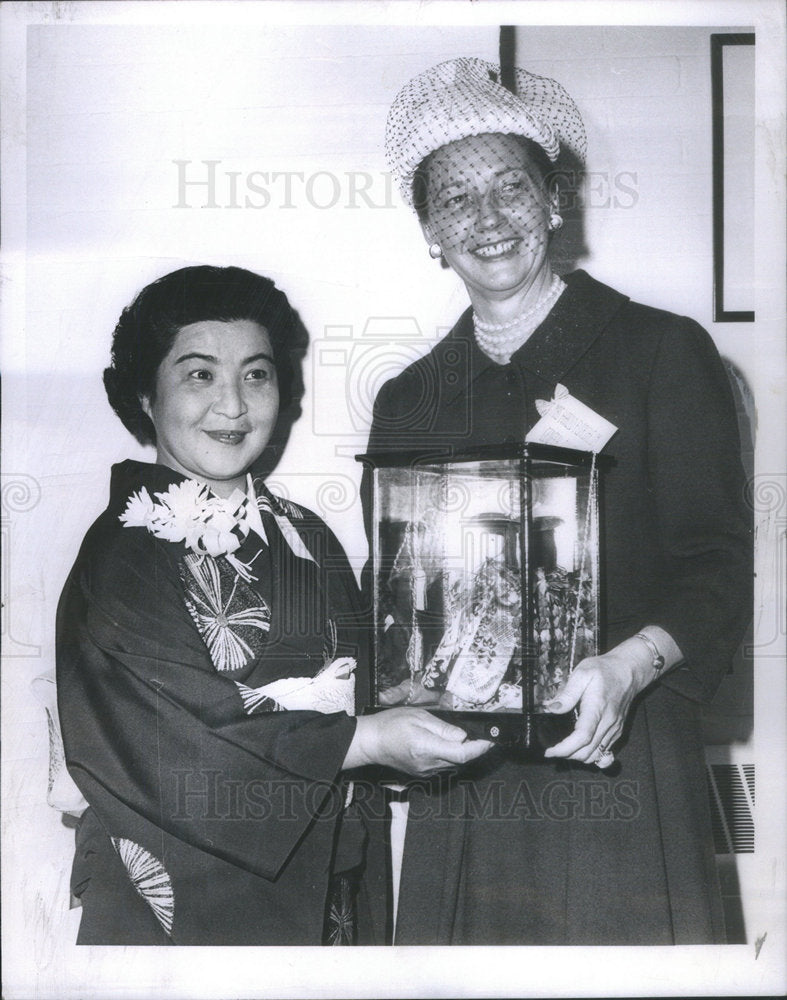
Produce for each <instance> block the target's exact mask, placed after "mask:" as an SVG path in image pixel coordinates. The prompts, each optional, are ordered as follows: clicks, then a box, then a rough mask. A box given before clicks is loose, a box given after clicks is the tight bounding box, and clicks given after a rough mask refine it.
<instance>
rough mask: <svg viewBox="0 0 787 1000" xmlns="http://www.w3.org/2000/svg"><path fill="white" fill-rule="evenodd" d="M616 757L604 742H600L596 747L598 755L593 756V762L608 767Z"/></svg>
mask: <svg viewBox="0 0 787 1000" xmlns="http://www.w3.org/2000/svg"><path fill="white" fill-rule="evenodd" d="M614 759H615V755H614V753H612V751H611V750H609V749H608V748H607V747H605V746H604V744H603V743H599V745H598V746H597V747H596V756H595V757H594V758H593V763H594V764H597V765H598V766H599V767H608V766H609V765H610V764H611V763H612V762H613V760H614Z"/></svg>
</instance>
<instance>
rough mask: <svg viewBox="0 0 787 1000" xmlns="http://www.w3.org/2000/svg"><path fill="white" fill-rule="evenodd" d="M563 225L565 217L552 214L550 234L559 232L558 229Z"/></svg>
mask: <svg viewBox="0 0 787 1000" xmlns="http://www.w3.org/2000/svg"><path fill="white" fill-rule="evenodd" d="M562 225H563V216H562V215H561V214H560V213H559V212H552V214H551V215H550V216H549V231H550V233H555V232H557V230H558V229H560V227H561V226H562Z"/></svg>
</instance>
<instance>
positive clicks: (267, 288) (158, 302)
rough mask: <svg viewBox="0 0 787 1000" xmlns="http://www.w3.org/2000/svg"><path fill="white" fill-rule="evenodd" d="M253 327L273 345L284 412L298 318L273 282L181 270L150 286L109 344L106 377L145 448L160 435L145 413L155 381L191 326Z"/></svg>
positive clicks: (116, 405) (113, 399) (217, 270)
mask: <svg viewBox="0 0 787 1000" xmlns="http://www.w3.org/2000/svg"><path fill="white" fill-rule="evenodd" d="M206 320H216V321H218V322H222V323H231V322H233V321H235V320H250V321H252V322H254V323H259V324H260V326H263V327H264V328H265V329H266V330H267V332H268V336H269V337H270V340H271V347H272V348H273V360H274V364H275V366H276V375H277V381H278V385H279V411H280V412H281V411H282V410H284V409H285V408H286V407H287V406H288V405H289V403H290V401H291V399H292V387H293V378H294V364H293V356H294V354H296V353H297V351H298V345H297V336H296V317H295V314H294V312H293V310H292V308H291V307H290V303H289V301H288V300H287V296H286V295H285V294H284V292H282V291H281V290H280V289H278V288H277V287H276V285H275V284H274V283H273V282H272V281H271V280H270V278H264V277H262V275H259V274H255V273H254V272H253V271H247V270H245V269H244V268H241V267H211V266H209V265H199V266H195V267H183V268H180V270H178V271H173V272H172V273H171V274H165V275H164V276H163V277H161V278H159V279H158V280H157V281H154V282H152V283H151V284H149V285H146V286H145V288H143V289H142V291H141V292H140V293H139V295H137V297H136V298H135V299H134V301H133V302H132V303H131V305H129V306H127V307H126V308H125V309H124V310H123V312H122V313H121V316H120V319H119V320H118V323H117V326H116V327H115V332H114V334H113V336H112V363H111V365H110V366H109V368H106V369H105V370H104V388H105V389H106V392H107V397H108V398H109V402H110V405H111V406H112V409H113V410H114V411H115V413H117V415H118V416H119V417H120V419H121V421H122V422H123V426H124V427H125V428H126V429H127V430H129V431H130V432H131V433H132V434H133V435H134V437H135V438H136V439H137V440H138V441H139V442H140V444H155V443H156V431H155V428H154V426H153V422H152V421H151V419H150V417H148V415H147V414H146V413H145V411H144V410H143V409H142V402H141V401H142V398H143V397H147V398H148V399H150V400H151V401H152V400H153V399H154V395H155V387H156V374H157V372H158V369H159V366H160V365H161V362H162V361H163V360H164V358H165V357H166V356H167V354H168V353H169V350H170V348H171V347H172V344H173V342H174V340H175V337H176V336H177V335H178V333H179V332H180V330H182V329H183V327H185V326H189V325H190V324H192V323H201V322H204V321H206Z"/></svg>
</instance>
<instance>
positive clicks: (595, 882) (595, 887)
mask: <svg viewBox="0 0 787 1000" xmlns="http://www.w3.org/2000/svg"><path fill="white" fill-rule="evenodd" d="M386 151H387V155H388V158H389V162H390V165H391V167H392V169H393V171H394V173H395V175H396V177H397V179H398V182H399V185H400V189H401V193H402V195H403V197H404V199H405V200H406V201H407V202H408V204H410V205H411V206H412V207H413V208H414V210H415V211H416V213H417V215H418V218H419V221H420V223H421V227H422V230H423V233H424V236H425V238H426V241H427V244H428V246H429V254H430V256H431V257H433V258H435V259H439V260H440V261H441V262H442V263H444V264H447V266H449V267H451V268H453V270H454V271H455V272H456V273H457V274H458V275H459V276H460V278H461V279H462V281H463V282H464V285H465V287H466V289H467V293H468V296H469V298H470V303H471V306H470V308H468V309H467V311H466V312H465V313H464V314H463V315H462V316H461V317H460V318H459V321H458V322H457V324H456V326H455V327H454V328H453V329H452V330H451V332H450V333H449V334H448V335H447V336H446V337H445V338H444V339H443V340H442V341H441V342H439V343H438V344H437V345H436V346H435V347H434V349H433V350H432V351H431V352H430V353H429V354H428V355H427V356H426V357H425V358H423V359H421V360H419V361H417V362H416V363H414V364H413V365H411V366H410V367H408V368H407V369H406V370H405V371H403V372H402V373H401V374H400V375H398V376H397V377H396V378H394V379H392V380H391V381H389V382H388V383H386V384H385V385H384V386H383V387H382V389H381V391H380V393H379V395H378V398H377V400H376V406H375V415H374V422H373V427H372V430H371V435H370V442H369V450H370V451H382V450H385V449H392V450H401V449H415V450H417V449H421V448H423V447H424V446H427V445H428V446H429V447H430V448H431V447H434V446H439V447H440V448H446V449H451V448H455V449H459V450H461V449H466V448H468V447H472V446H476V445H486V444H496V443H501V442H521V441H523V440H524V437H525V435H526V434H527V432H528V431H529V430H530V428H532V427H533V425H534V424H535V423H536V421H537V420H538V419H539V412H538V409H537V405H536V404H537V401H541V400H551V399H552V398H553V397H554V395H555V392H556V387H557V386H561V387H565V388H567V389H568V391H569V392H570V393H571V395H572V396H574V397H575V398H576V399H578V400H579V401H580V402H582V403H584V404H585V405H586V406H588V407H590V408H591V409H592V410H593V411H595V413H596V414H598V415H599V416H601V417H603V418H605V419H606V420H608V421H610V422H611V423H612V424H614V425H615V427H617V432H616V433H615V435H614V436H613V437H612V439H611V441H610V443H609V444H608V445H607V446H606V447H605V448H604V451H605V452H608V453H609V454H610V455H611V456H612V458H613V462H612V466H611V468H610V470H609V472H608V473H607V475H606V476H605V481H604V507H603V511H602V531H601V539H602V542H601V544H602V547H603V549H602V553H603V555H602V558H603V566H604V571H605V572H604V581H605V592H604V597H603V601H604V619H605V623H606V634H605V635H604V636H603V637H602V638H603V645H602V650H603V652H602V654H601V655H598V656H594V657H592V658H588V659H585V660H583V661H582V662H580V663H579V664H578V665H577V666H576V668H575V669H574V671H573V673H572V674H571V676H570V677H569V679H568V680H567V681H566V683H565V685H564V686H563V688H562V689H561V690H560V691H559V692H558V694H557V696H556V697H555V699H554V702H553V703H552V704H551V705H550V710H551V711H554V712H557V713H567V712H570V711H572V710H576V713H577V714H576V722H575V725H574V729H573V732H572V733H571V735H569V736H568V737H567V738H566V739H564V740H562V741H561V742H559V743H558V744H557V745H555V746H553V747H551V748H550V749H549V750H548V751H547V759H546V760H544V761H542V762H536V763H526V762H524V761H522V760H518V759H517V758H516V756H515V755H514V754H513V753H512V752H510V751H507V750H506V749H505V748H503V747H497V748H495V749H494V750H493V751H492V752H490V753H489V754H487V755H486V756H485V757H483V758H480V759H479V760H477V761H475V762H473V763H472V764H470V765H469V766H468V767H466V768H465V769H464V770H462V771H461V772H460V774H459V775H458V777H457V780H455V781H452V782H445V781H442V782H438V783H434V784H433V785H432V786H430V787H424V786H422V785H420V784H419V785H418V787H414V788H413V789H412V791H411V794H410V798H409V801H410V805H409V811H410V817H409V821H408V828H407V833H406V840H405V847H404V856H403V863H402V874H401V883H400V891H399V907H398V914H397V925H396V927H397V929H396V943H398V944H545V945H548V944H673V943H675V944H688V943H702V942H716V941H724V939H725V938H724V926H723V915H722V910H721V900H720V895H719V891H718V883H717V877H716V871H715V859H714V854H713V844H712V840H711V836H710V819H709V811H708V803H707V794H706V786H705V772H704V758H703V746H702V740H701V733H700V708H701V706H702V704H703V703H704V702H706V701H708V700H709V699H710V698H711V697H712V695H713V693H714V691H715V689H716V687H717V685H718V683H719V681H720V679H721V677H722V675H723V674H724V673H725V671H726V670H727V669H728V665H729V663H730V660H731V657H732V655H733V653H734V651H735V649H736V647H737V645H738V643H739V641H740V639H741V637H742V634H743V631H744V628H745V625H746V623H747V620H748V619H749V617H750V614H751V590H750V587H751V532H750V528H749V520H748V517H747V512H746V508H745V505H744V481H743V472H742V468H741V463H740V460H739V452H740V446H739V435H738V428H737V423H736V417H735V411H734V406H733V402H732V397H731V393H730V390H729V386H728V384H727V378H726V375H725V372H724V369H723V367H722V365H721V362H720V359H719V357H718V354H717V352H716V350H715V348H714V346H713V343H712V341H711V339H710V337H709V336H708V335H707V333H706V332H705V331H704V330H702V329H701V328H700V327H699V326H698V325H697V324H696V323H694V322H693V321H692V320H690V319H686V318H684V317H679V316H675V315H672V314H670V313H666V312H662V311H659V310H656V309H651V308H648V307H646V306H643V305H639V304H636V303H634V302H631V301H630V300H629V299H628V298H627V297H626V296H625V295H624V294H621V293H620V292H618V291H615V290H614V289H612V288H609V287H607V286H606V285H603V284H601V283H600V282H598V281H595V280H594V279H593V278H592V277H590V276H589V275H588V274H586V273H584V272H583V271H576V272H574V273H572V274H568V275H566V276H564V277H562V278H561V277H558V276H557V275H556V274H555V273H554V272H553V270H552V267H551V264H550V237H551V234H552V233H554V232H555V231H556V230H557V229H559V228H560V226H561V225H562V219H561V215H560V200H559V189H558V187H557V185H556V183H555V181H554V179H553V178H555V177H557V176H558V172H557V171H556V167H558V166H559V165H560V163H561V162H562V158H563V157H566V156H569V157H573V159H574V161H576V160H580V161H581V160H582V159H583V158H584V153H585V132H584V127H583V124H582V120H581V118H580V115H579V112H578V110H577V108H576V106H575V105H574V103H573V101H572V100H571V98H570V97H569V96H568V94H567V93H566V92H565V91H564V90H563V88H562V87H561V86H560V85H559V84H557V83H556V82H555V81H553V80H548V79H545V78H542V77H538V76H534V75H533V74H530V73H527V72H524V71H522V70H517V71H516V92H515V93H511V92H509V91H508V90H507V89H505V88H504V87H502V86H501V85H500V84H499V83H498V70H497V67H494V66H492V65H490V64H488V63H485V62H483V61H482V60H479V59H456V60H452V61H450V62H446V63H443V64H441V65H439V66H436V67H434V68H432V69H431V70H429V71H427V72H425V73H423V74H421V75H420V76H418V77H416V78H415V79H413V80H412V81H410V83H408V84H407V85H406V86H405V87H404V88H403V90H402V91H401V92H400V94H399V95H398V96H397V98H396V100H395V101H394V103H393V105H392V107H391V110H390V113H389V117H388V123H387V132H386ZM559 157H560V158H561V159H559ZM559 391H560V392H563V391H564V390H563V389H562V388H561V389H560V390H559ZM413 694H414V700H417V699H418V691H417V689H415V690H414V691H413ZM616 758H617V760H618V762H619V763H617V765H616V767H615V768H613V769H612V772H610V770H609V769H608V768H609V766H610V765H611V764H612V763H613V762H614V761H615V759H616Z"/></svg>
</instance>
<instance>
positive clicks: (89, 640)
mask: <svg viewBox="0 0 787 1000" xmlns="http://www.w3.org/2000/svg"><path fill="white" fill-rule="evenodd" d="M169 548H170V547H169V546H167V545H166V544H160V543H158V542H157V541H156V540H155V539H153V538H151V537H150V536H149V535H147V533H146V532H144V531H142V530H136V529H127V530H122V529H121V530H120V531H116V532H114V534H112V533H109V538H107V533H106V532H104V533H103V534H102V533H101V532H99V533H97V536H94V537H93V538H91V537H90V536H89V538H88V540H87V541H86V544H85V547H84V549H83V554H82V556H81V557H80V560H78V562H77V565H76V566H75V568H74V570H73V571H72V574H71V577H70V578H69V580H68V582H67V584H66V588H65V590H64V593H63V596H62V598H61V602H60V606H59V609H58V692H59V706H60V716H61V724H62V727H63V737H64V745H65V751H66V761H67V764H68V766H69V770H70V772H71V775H72V777H73V778H74V780H75V782H76V783H77V785H78V786H79V787H80V789H81V790H82V792H83V794H84V795H85V797H86V798H87V800H88V802H90V804H91V806H92V807H93V808H94V810H95V811H96V813H97V814H98V815H99V818H100V819H101V820H102V823H103V825H104V826H105V827H106V828H107V829H108V830H109V831H110V832H111V831H112V829H113V823H114V822H115V821H116V818H117V810H118V809H122V810H125V811H128V810H130V811H131V812H132V813H134V814H136V816H137V817H139V818H140V819H143V820H146V821H147V822H148V823H152V824H154V825H155V826H157V827H159V828H160V829H162V830H163V831H165V832H166V833H167V834H169V835H171V836H173V837H175V838H178V839H180V840H182V841H185V842H186V843H188V844H190V845H192V846H195V847H197V848H200V849H202V850H204V851H206V852H208V853H210V854H214V855H216V856H217V857H220V858H222V859H224V860H226V861H229V862H231V863H233V864H235V865H237V866H239V867H241V868H244V869H246V870H248V871H250V872H253V873H255V874H258V875H262V876H264V877H267V878H273V877H275V875H276V874H277V873H278V872H279V871H280V869H281V868H282V866H283V865H284V863H285V861H286V860H287V858H288V856H289V855H290V854H291V852H292V851H293V850H294V849H295V848H296V845H297V844H298V842H299V841H300V840H301V838H302V837H303V835H304V833H305V832H306V830H307V829H308V828H309V826H310V824H311V823H312V822H313V821H314V820H315V818H316V816H317V815H318V814H320V813H321V812H323V811H324V810H325V809H326V808H327V807H328V806H329V803H328V800H329V799H330V798H331V797H332V796H333V795H335V794H336V793H337V790H336V789H335V788H334V787H333V783H334V782H335V781H336V779H337V776H338V775H339V772H340V770H341V766H342V762H343V760H344V757H345V754H346V751H347V748H348V747H349V744H350V742H351V740H352V736H353V733H354V729H355V720H354V719H351V718H350V717H349V716H347V715H345V714H344V713H336V714H331V715H321V714H319V713H316V712H300V711H298V712H273V713H271V712H261V713H259V712H258V713H254V714H248V713H247V712H246V711H245V710H244V705H243V701H242V699H241V696H240V693H239V691H238V688H237V686H236V684H235V682H234V681H233V680H231V679H229V678H228V677H226V676H222V675H221V674H219V673H218V672H217V671H216V670H215V668H214V666H213V664H212V662H211V659H210V657H209V655H208V651H207V648H206V647H205V645H204V643H203V641H202V639H201V637H200V635H199V633H198V631H197V629H196V627H195V626H194V625H193V623H192V621H191V619H190V617H189V614H188V611H187V609H186V607H185V605H184V602H183V597H182V594H181V591H180V581H179V578H178V571H177V563H176V560H175V558H174V557H173V556H172V555H171V554H170V552H169V551H168V550H169ZM206 783H207V784H206ZM208 784H210V785H211V787H213V788H215V789H219V790H220V793H221V794H219V795H218V797H216V796H215V795H214V796H212V797H211V796H210V795H207V794H205V795H203V794H201V792H199V791H195V789H196V790H200V789H204V788H206V787H207V785H208ZM251 789H253V790H254V792H253V793H254V796H256V800H257V801H259V799H260V796H264V795H265V794H269V795H271V796H272V797H273V798H272V799H271V802H270V803H269V805H271V804H272V807H271V808H268V809H263V810H259V811H258V810H254V809H243V808H241V809H238V808H237V807H235V808H233V807H232V804H231V802H230V801H229V796H230V795H231V796H234V799H233V801H234V802H235V803H236V804H237V802H238V801H241V802H243V801H247V800H248V793H249V790H251ZM266 789H267V792H266ZM225 793H226V798H225ZM277 795H279V796H280V797H281V801H282V802H284V803H285V806H283V807H282V808H276V802H277V801H278V800H277V799H276V796H277ZM184 796H185V798H184ZM334 815H335V813H334Z"/></svg>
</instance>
